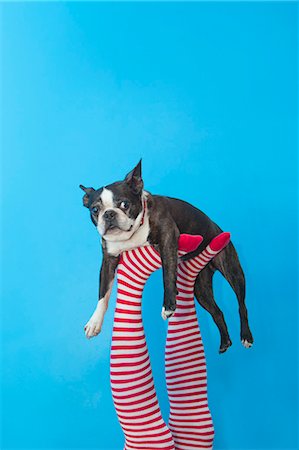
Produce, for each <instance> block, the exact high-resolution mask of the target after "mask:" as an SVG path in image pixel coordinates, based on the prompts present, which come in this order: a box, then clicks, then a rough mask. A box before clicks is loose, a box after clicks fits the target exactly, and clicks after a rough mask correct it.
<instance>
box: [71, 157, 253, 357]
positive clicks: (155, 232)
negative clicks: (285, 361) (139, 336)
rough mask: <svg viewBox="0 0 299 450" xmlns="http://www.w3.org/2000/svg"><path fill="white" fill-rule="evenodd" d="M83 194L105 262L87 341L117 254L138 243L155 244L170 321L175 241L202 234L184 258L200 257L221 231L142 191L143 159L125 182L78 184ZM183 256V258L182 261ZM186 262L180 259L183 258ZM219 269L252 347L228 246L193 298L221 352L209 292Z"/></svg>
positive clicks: (239, 277) (225, 339) (178, 204)
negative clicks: (208, 317)
mask: <svg viewBox="0 0 299 450" xmlns="http://www.w3.org/2000/svg"><path fill="white" fill-rule="evenodd" d="M80 188H81V189H83V191H84V192H85V195H84V197H83V204H84V206H85V207H87V208H88V209H89V211H90V216H91V220H92V222H93V223H94V225H95V226H96V227H97V229H98V231H99V233H100V235H101V236H102V249H103V262H102V267H101V271H100V289H99V301H98V304H97V307H96V310H95V312H94V313H93V315H92V316H91V318H90V320H89V321H88V323H87V324H86V326H85V334H86V336H87V337H88V338H91V337H93V336H96V335H97V334H98V333H99V332H100V331H101V327H102V323H103V319H104V315H105V312H106V310H107V307H108V301H109V297H110V293H111V289H112V284H113V280H114V275H115V270H116V267H117V264H118V261H119V255H120V254H121V253H122V252H123V251H125V250H129V249H133V248H136V247H139V246H142V245H146V244H150V245H153V246H154V247H155V248H156V249H157V250H158V252H159V253H160V255H161V259H162V265H163V283H164V302H163V307H162V317H163V319H167V318H168V317H170V316H171V315H172V314H173V313H174V311H175V307H176V293H177V290H176V274H177V261H178V256H177V252H178V238H179V235H180V234H182V233H186V234H200V235H202V236H203V238H204V240H203V242H202V243H201V245H200V246H199V247H198V249H197V250H195V251H194V252H192V253H189V254H188V255H185V259H187V258H191V257H194V256H196V255H198V254H199V253H200V252H201V251H202V250H203V249H204V248H205V247H206V245H207V244H208V243H209V242H210V241H211V239H212V238H213V237H215V236H217V235H218V234H219V233H220V232H221V231H222V230H221V229H220V228H219V227H218V225H216V224H215V223H214V222H212V221H211V220H210V219H209V218H208V217H207V216H206V215H205V214H204V213H203V212H202V211H200V210H199V209H197V208H195V207H194V206H192V205H190V204H189V203H186V202H184V201H182V200H178V199H175V198H170V197H163V196H160V195H151V194H150V193H149V192H147V191H145V190H144V189H143V180H142V176H141V161H140V162H139V163H138V164H137V166H136V167H135V168H134V169H133V170H132V171H131V172H129V173H128V175H127V176H126V177H125V179H124V180H123V181H118V182H115V183H112V184H110V185H108V186H105V187H102V188H100V189H94V188H86V187H84V186H82V185H80ZM186 257H187V258H186ZM183 258H184V257H183ZM216 270H219V271H220V272H221V273H222V275H223V276H224V277H225V278H226V279H227V281H228V282H229V283H230V285H231V287H232V288H233V290H234V291H235V293H236V296H237V299H238V302H239V312H240V319H241V341H242V343H243V345H244V347H247V348H248V347H251V345H252V343H253V338H252V334H251V332H250V329H249V324H248V317H247V309H246V306H245V279H244V273H243V270H242V268H241V265H240V262H239V259H238V255H237V252H236V250H235V248H234V246H233V244H232V243H229V244H228V245H227V247H226V248H225V249H224V250H222V251H221V252H220V253H219V254H218V255H217V256H216V257H215V258H214V259H212V261H211V262H210V263H209V264H208V265H207V266H206V267H205V268H204V269H203V270H202V271H201V272H200V273H199V275H198V277H197V279H196V283H195V291H194V292H195V296H196V298H197V300H198V301H199V303H200V304H201V305H202V306H203V307H204V308H205V309H206V310H207V311H208V312H209V313H210V314H211V315H212V317H213V319H214V321H215V323H216V325H217V326H218V328H219V331H220V336H221V344H220V350H219V351H220V353H223V352H225V351H226V350H227V349H228V347H230V345H231V340H230V337H229V333H228V330H227V326H226V323H225V320H224V316H223V313H222V311H221V310H220V309H219V307H218V306H217V304H216V302H215V299H214V296H213V288H212V278H213V275H214V272H215V271H216Z"/></svg>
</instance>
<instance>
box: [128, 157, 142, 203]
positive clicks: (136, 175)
mask: <svg viewBox="0 0 299 450" xmlns="http://www.w3.org/2000/svg"><path fill="white" fill-rule="evenodd" d="M125 182H126V183H127V184H128V185H129V186H130V188H131V189H132V191H133V192H134V193H135V194H140V192H141V191H142V189H143V180H142V176H141V159H140V161H139V163H138V164H137V166H135V167H134V169H133V170H131V172H129V173H128V174H127V175H126V178H125Z"/></svg>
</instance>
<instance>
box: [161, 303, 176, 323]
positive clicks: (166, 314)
mask: <svg viewBox="0 0 299 450" xmlns="http://www.w3.org/2000/svg"><path fill="white" fill-rule="evenodd" d="M173 314H174V311H170V310H168V309H165V306H163V308H162V311H161V316H162V319H164V320H167V319H169V317H171V316H173Z"/></svg>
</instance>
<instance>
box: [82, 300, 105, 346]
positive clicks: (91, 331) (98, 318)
mask: <svg viewBox="0 0 299 450" xmlns="http://www.w3.org/2000/svg"><path fill="white" fill-rule="evenodd" d="M106 309H107V307H106V305H105V303H104V302H103V301H101V300H100V301H99V302H98V304H97V307H96V310H95V312H94V313H93V315H92V316H91V318H90V319H89V321H88V322H87V324H86V325H85V327H84V331H85V336H86V337H87V339H90V338H92V337H94V336H97V335H98V334H99V333H100V331H101V329H102V325H103V320H104V315H105V312H106Z"/></svg>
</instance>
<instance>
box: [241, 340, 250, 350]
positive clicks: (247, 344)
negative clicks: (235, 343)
mask: <svg viewBox="0 0 299 450" xmlns="http://www.w3.org/2000/svg"><path fill="white" fill-rule="evenodd" d="M242 344H243V345H244V347H245V348H250V347H252V343H251V342H248V341H247V340H246V339H242Z"/></svg>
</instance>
